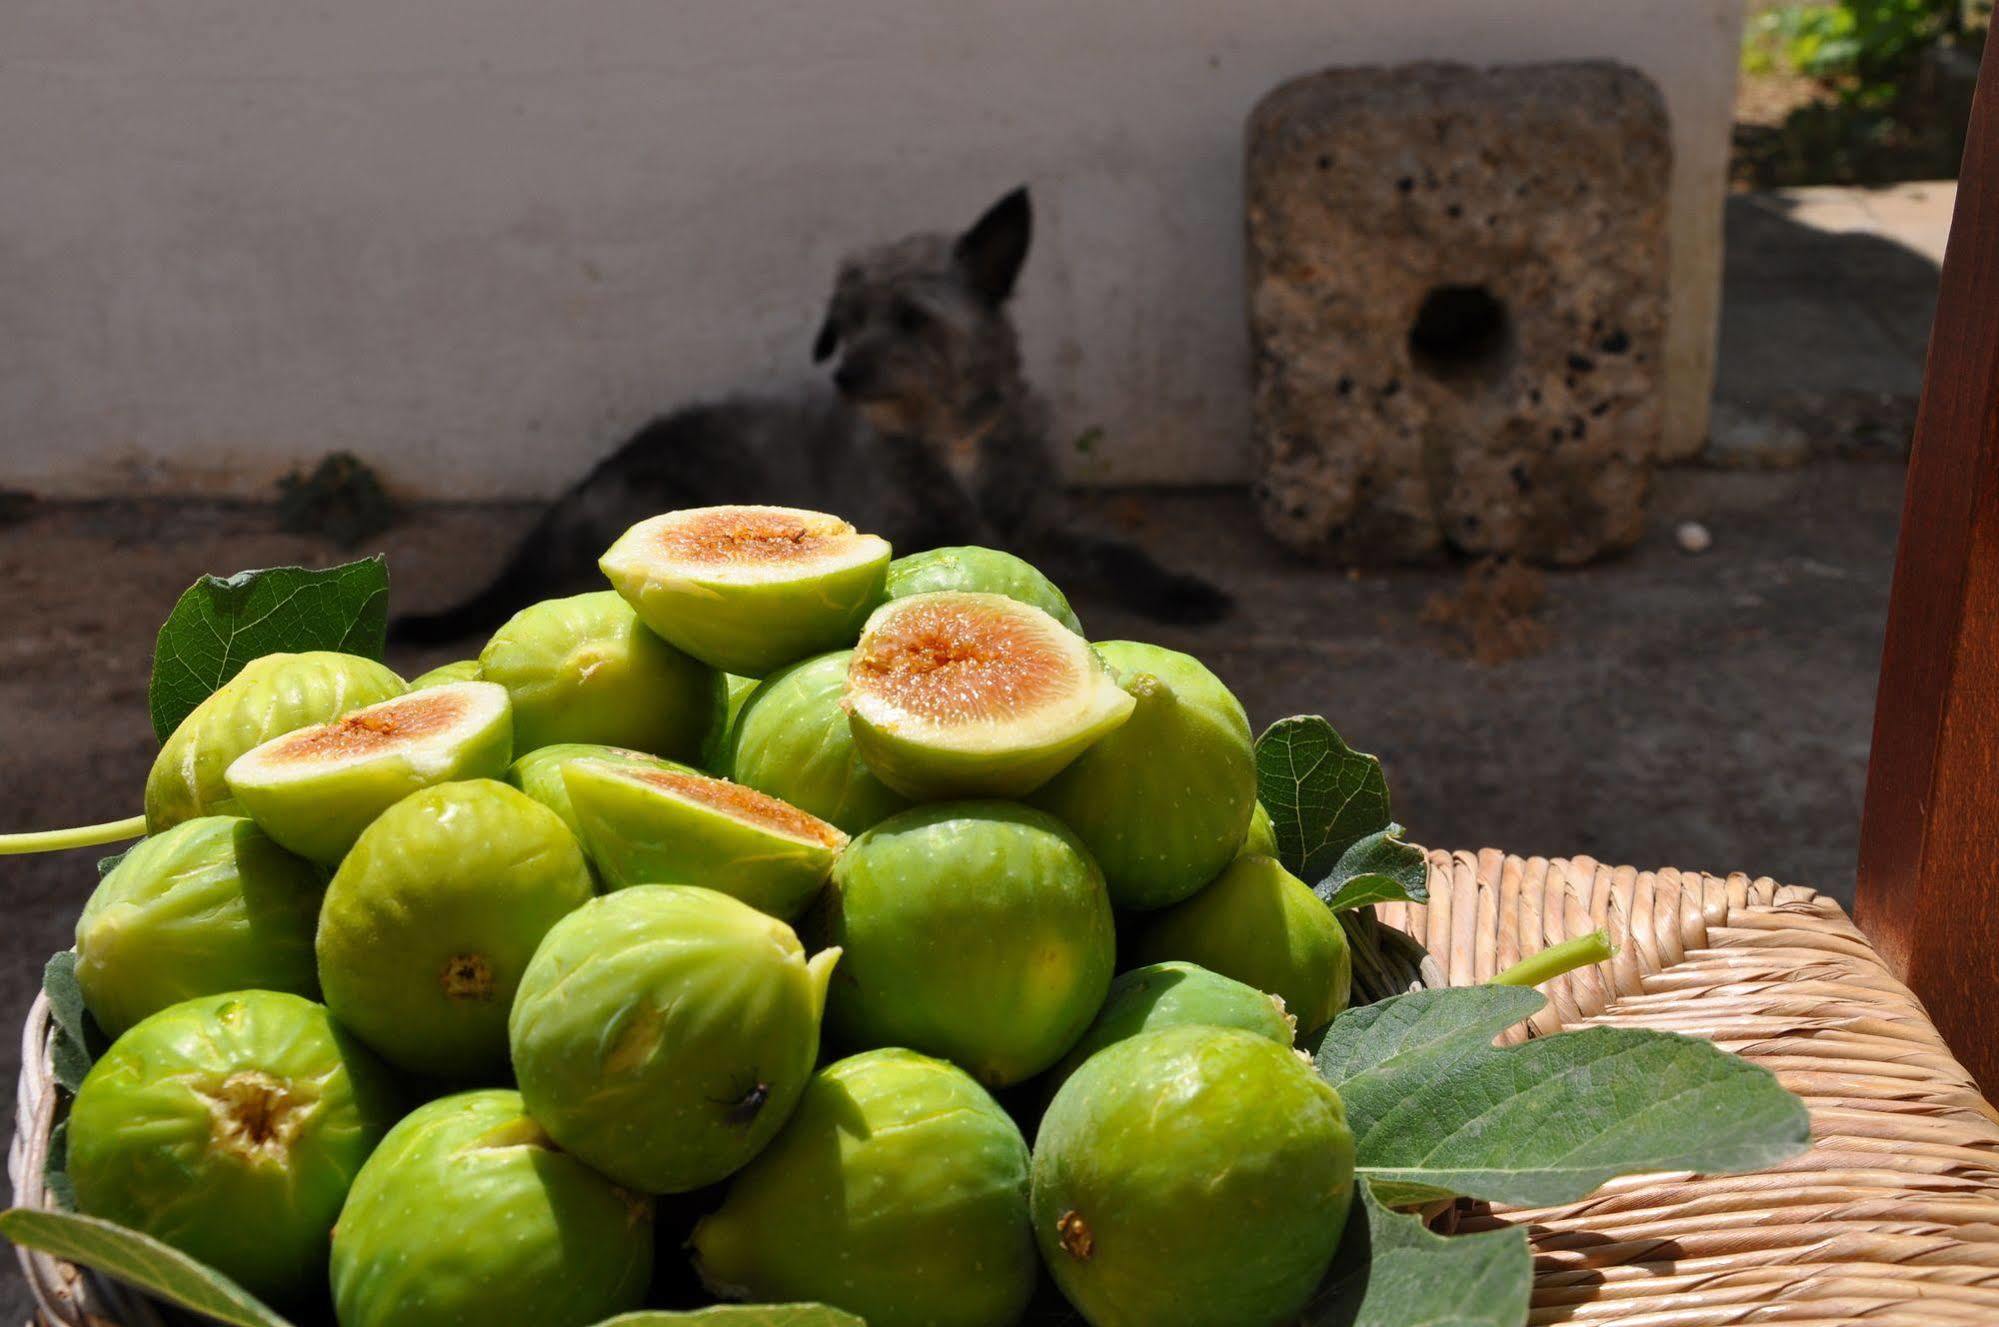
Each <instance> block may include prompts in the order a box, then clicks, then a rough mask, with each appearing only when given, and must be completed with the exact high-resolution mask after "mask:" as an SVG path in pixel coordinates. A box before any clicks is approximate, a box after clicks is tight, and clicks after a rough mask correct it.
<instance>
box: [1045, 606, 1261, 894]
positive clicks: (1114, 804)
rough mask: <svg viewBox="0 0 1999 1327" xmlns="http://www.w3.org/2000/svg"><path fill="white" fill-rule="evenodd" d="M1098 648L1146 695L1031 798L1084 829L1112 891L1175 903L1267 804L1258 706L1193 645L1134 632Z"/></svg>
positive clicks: (1209, 873)
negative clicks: (1254, 726) (1165, 644)
mask: <svg viewBox="0 0 1999 1327" xmlns="http://www.w3.org/2000/svg"><path fill="white" fill-rule="evenodd" d="M1097 653H1098V654H1099V655H1101V656H1102V657H1103V660H1104V662H1105V663H1107V664H1109V665H1110V666H1111V667H1112V668H1114V669H1115V670H1117V673H1118V678H1119V682H1120V684H1121V685H1122V686H1123V687H1124V689H1125V690H1126V691H1127V692H1129V693H1130V694H1131V695H1132V696H1133V697H1134V698H1135V699H1136V700H1137V702H1138V705H1137V707H1136V708H1135V709H1133V710H1132V713H1131V718H1130V719H1128V720H1126V721H1125V723H1124V724H1123V725H1122V726H1121V727H1119V728H1117V729H1115V730H1113V731H1112V732H1110V733H1108V734H1106V735H1105V736H1104V737H1103V738H1102V739H1101V740H1100V741H1098V742H1097V743H1096V744H1095V745H1094V746H1092V747H1091V748H1090V749H1089V750H1087V751H1085V752H1084V753H1083V754H1082V755H1080V756H1078V757H1077V758H1076V760H1075V762H1074V763H1072V764H1071V765H1070V766H1069V767H1068V768H1067V769H1065V770H1063V771H1062V772H1061V773H1060V774H1057V775H1056V776H1055V777H1054V778H1053V779H1051V780H1050V781H1049V782H1048V783H1047V784H1045V785H1044V786H1043V787H1042V788H1041V790H1040V791H1039V792H1037V793H1035V794H1034V795H1033V797H1032V798H1031V799H1030V800H1031V801H1032V803H1033V804H1034V805H1035V806H1038V807H1041V808H1042V809H1043V810H1045V811H1049V812H1052V813H1053V814H1054V815H1055V816H1056V817H1057V818H1059V819H1060V820H1061V821H1062V822H1063V823H1064V824H1067V825H1068V826H1069V827H1070V828H1071V829H1074V830H1075V831H1076V833H1077V835H1078V836H1079V837H1080V838H1081V839H1082V840H1083V843H1084V844H1085V845H1086V846H1087V847H1088V848H1089V850H1090V855H1091V856H1093V857H1095V858H1096V859H1097V865H1099V866H1101V867H1102V868H1103V871H1104V882H1105V884H1107V885H1108V886H1109V887H1110V891H1111V902H1112V903H1114V904H1116V905H1117V906H1118V907H1120V908H1133V909H1144V908H1163V907H1165V906H1167V905H1168V904H1171V903H1178V902H1179V901H1180V900H1181V899H1183V898H1186V897H1188V896H1189V895H1190V894H1192V893H1194V892H1195V891H1196V890H1198V889H1200V888H1201V886H1203V885H1205V884H1206V883H1207V882H1208V881H1210V880H1213V879H1214V878H1215V875H1216V874H1217V873H1218V872H1219V871H1220V870H1221V869H1222V868H1223V867H1224V866H1227V865H1228V864H1229V860H1230V859H1231V858H1233V857H1234V856H1235V855H1236V853H1237V852H1238V851H1239V850H1240V849H1241V847H1242V843H1243V836H1244V835H1245V834H1246V833H1247V832H1248V830H1249V826H1250V817H1251V814H1252V812H1253V811H1254V809H1255V806H1256V758H1255V756H1254V755H1253V754H1252V752H1251V749H1250V735H1249V716H1248V715H1246V714H1244V713H1243V708H1242V705H1241V703H1240V702H1238V701H1237V700H1236V698H1235V696H1234V695H1232V694H1231V693H1230V691H1229V689H1228V688H1227V687H1225V686H1223V685H1222V682H1221V679H1220V678H1217V677H1216V676H1215V675H1214V674H1213V673H1211V672H1209V671H1208V670H1207V668H1206V667H1205V666H1204V665H1203V664H1202V663H1201V661H1200V660H1198V659H1196V658H1194V657H1193V656H1192V655H1188V654H1181V653H1178V652H1177V651H1174V650H1167V649H1161V648H1160V647H1159V646H1157V645H1140V644H1135V643H1133V642H1131V641H1107V642H1105V643H1104V644H1102V645H1099V646H1097Z"/></svg>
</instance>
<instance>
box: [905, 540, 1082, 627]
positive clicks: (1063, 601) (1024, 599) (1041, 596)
mask: <svg viewBox="0 0 1999 1327" xmlns="http://www.w3.org/2000/svg"><path fill="white" fill-rule="evenodd" d="M939 590H971V591H973V592H975V593H980V594H1003V595H1005V596H1006V597H1007V598H1009V599H1017V600H1019V601H1020V602H1021V603H1023V604H1032V605H1034V606H1035V607H1036V608H1038V609H1040V610H1041V611H1042V612H1044V613H1046V614H1048V616H1050V617H1052V618H1054V619H1055V620H1056V621H1057V622H1060V623H1061V624H1062V625H1063V626H1065V627H1067V628H1069V630H1071V631H1073V632H1075V633H1076V634H1077V635H1078V636H1080V635H1082V634H1083V624H1082V623H1081V622H1079V621H1077V620H1076V610H1075V609H1073V608H1071V607H1069V599H1068V596H1066V595H1064V594H1063V593H1062V591H1061V590H1059V589H1057V588H1056V586H1055V582H1054V581H1051V580H1049V579H1048V578H1047V577H1046V576H1044V575H1042V574H1041V573H1040V571H1038V570H1036V568H1035V567H1034V565H1033V564H1032V563H1030V562H1028V561H1027V560H1026V559H1024V558H1018V557H1015V556H1014V555H1013V554H1011V553H1006V552H1002V551H1000V550H999V549H997V548H980V547H978V546H977V545H966V546H964V547H961V548H933V549H929V550H927V551H925V552H922V553H911V554H910V555H909V556H907V557H900V558H897V559H896V560H895V561H893V562H891V563H889V564H888V586H887V590H886V593H885V595H884V597H885V598H889V599H907V598H908V597H909V596H911V595H913V594H933V593H935V592H937V591H939Z"/></svg>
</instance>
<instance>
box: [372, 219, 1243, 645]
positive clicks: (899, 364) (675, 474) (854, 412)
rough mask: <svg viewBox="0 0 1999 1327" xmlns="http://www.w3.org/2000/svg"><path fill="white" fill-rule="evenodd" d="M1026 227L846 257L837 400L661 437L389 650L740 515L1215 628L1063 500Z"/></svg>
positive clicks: (463, 632)
mask: <svg viewBox="0 0 1999 1327" xmlns="http://www.w3.org/2000/svg"><path fill="white" fill-rule="evenodd" d="M1032 230H1033V221H1032V212H1031V209H1030V207H1029V204H1028V197H1027V191H1026V190H1025V189H1016V190H1015V191H1013V192H1012V193H1010V194H1008V195H1007V196H1006V197H1004V198H1002V199H1000V201H999V202H997V203H995V204H994V205H993V206H992V207H991V208H990V209H989V210H988V211H987V212H986V214H985V215H984V216H982V217H980V218H979V219H978V221H977V222H975V223H974V224H973V225H972V227H971V229H969V230H967V231H965V232H964V233H963V234H962V235H958V236H955V237H954V236H948V235H935V234H923V235H912V236H910V237H908V238H907V239H903V240H898V241H897V242H895V243H893V244H888V245H884V246H882V247H880V248H875V249H869V250H866V251H864V252H862V253H859V254H856V255H854V256H853V257H851V258H849V259H848V260H847V261H846V262H845V263H843V264H842V265H841V268H840V273H839V277H838V279H837V281H836V282H835V284H834V288H833V300H832V304H831V306H830V307H829V308H828V309H827V311H826V321H825V324H824V325H823V326H822V327H821V328H820V329H819V335H818V339H817V340H816V341H815V342H814V344H813V347H812V356H813V359H814V360H815V361H818V362H821V363H823V362H825V361H827V360H831V359H833V358H834V357H835V356H836V355H837V356H838V363H837V365H836V366H835V368H834V370H833V385H834V387H835V388H836V390H837V396H833V397H828V396H826V395H824V394H816V395H814V396H812V397H810V398H807V399H801V400H789V401H787V400H761V399H747V398H745V399H735V400H728V401H723V402H719V403H716V404H710V405H697V406H692V407H690V408H688V409H685V410H680V411H677V412H675V413H673V414H670V415H666V416H663V417H662V418H659V419H656V420H654V421H653V422H652V423H650V424H648V425H646V426H645V427H644V428H642V429H640V430H639V432H638V433H637V434H636V435H634V436H633V437H632V439H631V440H630V441H629V442H627V443H625V444H624V446H622V447H620V448H618V450H617V451H616V452H614V453H612V454H611V456H610V457H608V458H607V459H606V460H604V461H602V462H600V463H599V464H598V465H597V467H596V468H595V469H594V470H592V471H591V472H590V473H589V475H588V476H586V477H585V478H584V480H583V481H582V482H581V483H579V484H577V485H576V486H575V487H574V488H572V489H570V490H569V491H568V492H567V493H565V494H563V495H562V497H560V498H558V499H557V500H556V501H555V503H554V504H553V505H552V506H550V508H549V509H548V511H547V513H546V514H545V515H544V516H543V517H542V518H541V520H540V521H539V522H538V523H537V524H536V525H535V527H534V529H533V530H532V531H530V532H529V534H528V536H527V537H526V539H524V540H523V541H522V542H521V545H520V547H519V548H518V549H517V550H516V551H515V553H514V555H513V557H512V559H511V560H510V561H509V562H508V563H507V565H506V567H505V569H504V570H503V571H502V572H501V573H500V575H499V577H498V578H497V579H495V580H494V581H493V583H492V584H490V585H488V586H487V587H486V588H485V589H484V590H481V591H480V592H479V593H478V594H476V595H474V596H473V597H472V598H471V599H470V600H468V601H467V602H465V603H463V604H461V605H459V606H458V607H455V608H451V609H448V610H446V611H444V612H441V613H435V614H430V615H427V616H418V617H406V618H401V619H399V620H398V621H397V622H396V624H395V627H394V635H395V637H396V638H397V639H399V640H403V641H407V642H411V643H425V642H439V641H447V640H459V639H462V638H464V637H468V636H472V635H475V634H478V633H483V632H488V631H491V630H492V629H493V628H495V627H497V626H498V625H499V624H500V623H501V622H503V621H505V620H506V619H507V618H508V617H509V616H511V615H512V614H513V613H514V612H516V611H517V610H519V609H521V608H523V607H525V606H527V605H528V604H530V603H532V602H534V601H535V600H537V599H543V598H548V597H550V596H552V595H558V594H569V593H575V592H577V591H580V590H583V589H588V588H590V587H591V586H593V585H601V583H602V580H601V577H600V576H599V574H598V572H597V569H596V564H597V558H598V557H599V556H600V555H601V554H602V553H603V551H604V550H605V549H606V548H608V547H610V545H611V542H612V541H613V540H615V539H616V538H617V537H618V536H619V535H620V534H622V533H623V532H624V531H625V530H626V529H627V528H628V527H630V526H631V525H633V524H635V523H636V522H638V521H641V520H644V519H645V518H646V517H648V516H653V515H656V514H658V513H659V512H662V511H671V510H674V509H675V508H680V507H705V506H712V505H716V504H720V503H739V502H754V503H768V504H774V505H779V506H795V507H809V508H812V509H815V510H820V511H830V512H835V513H838V514H839V515H841V516H843V517H845V518H846V519H847V520H850V521H852V522H853V523H854V524H855V525H856V526H858V527H859V528H860V529H863V530H870V531H873V532H875V533H877V534H880V535H882V536H884V537H885V538H887V539H888V540H889V542H890V543H891V544H893V545H894V546H895V550H896V552H897V553H899V554H900V553H913V552H918V551H920V550H922V549H926V548H937V547H942V546H945V545H951V544H987V545H991V546H994V547H999V548H1005V549H1008V550H1010V551H1012V552H1014V553H1018V554H1019V555H1020V556H1022V557H1025V558H1026V559H1027V560H1028V561H1030V562H1032V563H1034V564H1035V565H1037V566H1038V567H1040V568H1041V569H1042V571H1044V572H1046V573H1047V574H1048V575H1049V576H1050V577H1051V578H1053V579H1054V580H1055V582H1056V583H1057V584H1059V585H1063V586H1064V587H1065V588H1070V587H1078V586H1087V587H1090V588H1093V589H1096V590H1099V591H1101V592H1103V593H1105V594H1107V595H1109V596H1110V597H1112V598H1113V599H1115V600H1117V601H1118V602H1120V603H1123V604H1125V605H1126V606H1128V607H1130V608H1131V609H1133V610H1134V611H1136V612H1139V613H1141V614H1143V615H1145V616H1146V617H1149V618H1152V619H1154V620H1156V621H1161V622H1180V623H1195V622H1208V621H1213V620H1215V619H1217V618H1220V617H1222V616H1223V615H1225V614H1226V613H1227V612H1228V609H1229V599H1228V597H1227V595H1225V594H1224V593H1223V592H1222V591H1221V590H1219V589H1217V588H1215V587H1214V586H1212V585H1210V584H1209V583H1208V582H1206V581H1204V580H1201V579H1199V578H1197V577H1194V576H1190V575H1186V574H1182V573H1179V572H1175V571H1172V570H1170V569H1168V568H1165V567H1162V566H1160V565H1159V564H1158V563H1157V562H1155V561H1154V560H1153V559H1152V558H1151V557H1150V556H1148V555H1147V554H1146V553H1145V552H1144V551H1143V550H1142V549H1140V548H1138V547H1137V546H1136V545H1134V544H1132V543H1130V542H1129V541H1127V540H1124V539H1121V538H1119V537H1117V536H1115V535H1112V534H1110V533H1108V532H1106V531H1103V530H1101V529H1098V528H1095V527H1093V526H1091V525H1090V524H1089V523H1087V522H1086V521H1084V520H1082V519H1080V518H1079V517H1078V516H1077V514H1076V513H1075V512H1074V510H1073V509H1072V508H1071V506H1070V504H1069V503H1068V501H1067V500H1066V498H1065V496H1064V492H1063V486H1062V481H1061V478H1060V475H1059V473H1058V472H1057V470H1056V468H1055V464H1054V460H1053V458H1052V457H1051V456H1050V454H1049V450H1048V443H1047V437H1046V431H1045V424H1044V420H1043V415H1042V411H1041V408H1040V406H1039V405H1038V403H1037V402H1036V401H1035V399H1034V397H1033V394H1032V393H1031V392H1030V391H1029V390H1028V387H1027V384H1026V382H1025V381H1023V380H1022V378H1021V371H1020V352H1019V348H1018V345H1017V344H1016V340H1015V335H1014V328H1013V322H1012V320H1011V319H1010V318H1009V317H1008V316H1007V312H1006V305H1007V301H1008V299H1009V298H1010V297H1011V296H1012V294H1013V287H1014V281H1015V279H1016V278H1017V277H1018V276H1019V274H1020V268H1021V264H1022V263H1023V262H1025V261H1026V258H1027V249H1028V242H1029V239H1030V237H1031V235H1032Z"/></svg>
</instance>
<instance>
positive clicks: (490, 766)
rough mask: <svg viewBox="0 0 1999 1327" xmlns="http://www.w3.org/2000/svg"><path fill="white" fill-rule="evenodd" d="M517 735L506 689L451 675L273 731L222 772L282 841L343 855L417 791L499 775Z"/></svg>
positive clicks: (311, 853) (304, 853)
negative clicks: (310, 723)
mask: <svg viewBox="0 0 1999 1327" xmlns="http://www.w3.org/2000/svg"><path fill="white" fill-rule="evenodd" d="M513 740H514V738H513V706H512V704H511V703H510V702H509V701H508V699H507V690H506V688H505V687H502V686H498V685H496V684H494V683H492V682H447V683H445V684H443V685H442V686H434V687H427V688H425V689H424V690H422V691H412V692H410V693H409V694H408V695H406V696H399V697H397V698H396V699H394V700H385V701H383V702H381V703H380V704H378V705H369V706H367V707H365V708H363V709H358V710H354V711H352V712H351V713H348V714H344V715H342V716H341V717H340V718H338V719H335V720H334V721H333V722H331V723H322V724H317V725H315V726H314V727H311V728H301V729H299V730H298V731H296V732H291V733H286V734H285V735H284V736H282V737H275V738H272V739H271V740H270V741H268V742H266V743H264V744H263V745H262V746H259V747H255V748H253V749H251V750H249V751H246V752H244V753H243V754H242V755H241V756H238V757H237V758H236V760H235V761H234V763H232V764H231V765H230V766H229V769H228V772H227V774H226V775H225V776H224V777H226V778H227V779H228V781H229V791H230V792H231V793H233V794H235V797H236V801H237V803H238V804H239V805H240V806H241V807H242V808H243V811H244V813H245V814H247V815H248V816H249V817H250V818H251V819H252V820H254V821H256V822H257V826H258V828H260V829H262V830H263V831H264V832H265V833H266V834H268V835H270V836H271V837H272V838H273V839H275V840H277V841H278V843H279V844H280V845H282V846H284V847H286V848H289V849H291V850H292V851H293V852H295V853H297V854H298V855H299V856H301V857H309V858H311V859H312V860H313V861H316V862H337V861H339V860H340V859H341V858H342V857H343V856H345V855H346V853H347V850H348V849H349V848H351V847H353V846H354V840H355V839H357V838H359V837H360V836H361V831H362V830H364V829H366V828H367V827H368V825H369V823H370V822H372V821H373V820H374V819H375V817H376V816H378V815H380V814H381V813H382V812H384V811H386V810H388V809H389V807H391V806H392V805H394V804H395V803H396V802H398V801H401V800H402V799H403V798H404V797H407V796H408V795H409V794H411V793H413V792H416V791H417V790H418V789H420V788H428V787H431V786H432V785H434V784H439V783H449V782H451V781H453V780H456V779H479V778H498V777H500V776H501V775H502V774H504V773H505V772H506V768H507V761H508V760H509V759H510V758H511V757H512V755H513Z"/></svg>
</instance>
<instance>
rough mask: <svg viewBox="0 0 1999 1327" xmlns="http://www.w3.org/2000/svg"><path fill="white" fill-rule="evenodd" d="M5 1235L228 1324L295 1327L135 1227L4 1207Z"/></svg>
mask: <svg viewBox="0 0 1999 1327" xmlns="http://www.w3.org/2000/svg"><path fill="white" fill-rule="evenodd" d="M0 1236H5V1237H6V1238H8V1239H10V1240H12V1241H14V1243H16V1244H19V1245H21V1246H22V1247H23V1248H29V1249H39V1250H41V1251H42V1252H43V1253H48V1254H53V1255H54V1256H56V1257H58V1258H67V1259H68V1260H69V1261H70V1262H73V1263H81V1264H82V1265H83V1266H85V1267H89V1268H92V1269H94V1270H96V1271H99V1272H102V1273H103V1274H104V1275H106V1276H111V1277H116V1278H117V1279H118V1280H120V1281H124V1282H127V1283H129V1284H131V1285H134V1286H137V1287H138V1288H139V1289H141V1290H144V1291H146V1292H147V1293H148V1294H151V1295H157V1296H158V1297H160V1298H161V1299H166V1300H171V1301H172V1302H174V1303H175V1304H178V1305H180V1306H181V1307H182V1308H185V1309H192V1310H193V1311H194V1312H196V1313H205V1314H207V1315H208V1316H209V1317H211V1318H214V1319H216V1320H217V1321H218V1322H224V1323H228V1324H229V1327H290V1324H289V1323H287V1322H286V1321H285V1320H284V1319H283V1318H280V1317H279V1316H278V1315H277V1314H275V1313H273V1312H271V1311H270V1310H269V1309H268V1308H265V1307H264V1305H263V1304H262V1303H261V1302H259V1301H258V1300H257V1298H256V1297H255V1296H254V1295H252V1294H250V1292H249V1291H247V1290H245V1289H243V1287H241V1286H239V1285H237V1284H236V1283H235V1282H234V1281H231V1280H230V1279H229V1278H228V1277H226V1276H224V1275H222V1273H220V1272H218V1271H215V1270H213V1269H212V1268H209V1267H207V1266H205V1265H203V1264H201V1263H199V1262H196V1261H195V1260H194V1259H192V1258H190V1257H188V1256H187V1255H186V1254H185V1253H182V1252H181V1251H180V1250H178V1249H174V1248H170V1247H168V1246H167V1245H165V1244H162V1243H160V1242H159V1241H158V1240H156V1239H153V1238H152V1237H150V1236H148V1235H141V1234H140V1233H139V1232H138V1231H136V1230H129V1229H127V1228H126V1227H124V1226H120V1225H115V1224H113V1223H112V1222H110V1221H100V1220H98V1219H97V1218H96V1217H91V1216H79V1215H77V1214H76V1213H73V1212H37V1211H32V1210H30V1209H28V1208H25V1207H16V1208H13V1209H11V1210H9V1211H6V1212H0Z"/></svg>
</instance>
